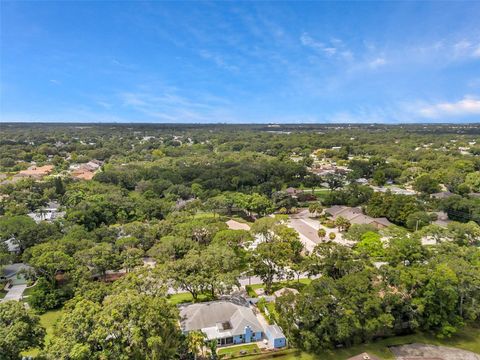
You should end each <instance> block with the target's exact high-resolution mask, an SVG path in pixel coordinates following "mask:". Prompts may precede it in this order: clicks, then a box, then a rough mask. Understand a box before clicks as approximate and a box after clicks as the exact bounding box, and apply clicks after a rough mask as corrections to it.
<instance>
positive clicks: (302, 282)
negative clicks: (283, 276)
mask: <svg viewBox="0 0 480 360" xmlns="http://www.w3.org/2000/svg"><path fill="white" fill-rule="evenodd" d="M311 282H312V279H308V278H305V279H300V281H297V280H289V281H280V282H276V283H274V284H273V286H272V291H277V290H280V289H281V288H284V287H290V288H294V289H298V290H300V289H301V288H303V287H305V286H306V285H308V284H310V283H311ZM263 287H265V285H263V284H254V285H247V286H246V289H247V291H248V292H249V294H250V293H251V294H254V290H256V289H260V288H263Z"/></svg>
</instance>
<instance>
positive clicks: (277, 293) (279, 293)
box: [273, 287, 298, 298]
mask: <svg viewBox="0 0 480 360" xmlns="http://www.w3.org/2000/svg"><path fill="white" fill-rule="evenodd" d="M287 293H292V294H293V295H297V294H298V290H297V289H293V288H288V287H284V288H281V289H280V290H277V291H275V292H274V293H273V295H274V296H275V297H276V298H278V297H280V296H283V295H285V294H287Z"/></svg>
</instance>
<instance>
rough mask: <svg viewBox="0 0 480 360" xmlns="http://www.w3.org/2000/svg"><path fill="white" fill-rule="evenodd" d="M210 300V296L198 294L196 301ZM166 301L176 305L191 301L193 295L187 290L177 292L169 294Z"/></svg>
mask: <svg viewBox="0 0 480 360" xmlns="http://www.w3.org/2000/svg"><path fill="white" fill-rule="evenodd" d="M210 300H211V297H210V296H208V295H204V294H200V295H199V296H198V299H197V302H205V301H210ZM168 301H169V302H170V303H171V304H173V305H178V304H183V303H188V302H193V296H192V294H190V293H188V292H186V293H178V294H173V295H169V297H168Z"/></svg>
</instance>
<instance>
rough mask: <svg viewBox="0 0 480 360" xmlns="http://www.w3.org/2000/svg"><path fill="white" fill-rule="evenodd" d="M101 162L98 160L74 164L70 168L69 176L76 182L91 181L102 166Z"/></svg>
mask: <svg viewBox="0 0 480 360" xmlns="http://www.w3.org/2000/svg"><path fill="white" fill-rule="evenodd" d="M102 164H103V162H102V161H100V160H96V159H93V160H90V161H89V162H87V163H85V164H74V165H71V166H70V170H71V173H70V175H71V176H72V177H73V178H74V179H77V180H92V179H93V177H94V176H95V172H96V171H98V169H99V168H100V167H101V166H102Z"/></svg>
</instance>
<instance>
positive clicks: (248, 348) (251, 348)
mask: <svg viewBox="0 0 480 360" xmlns="http://www.w3.org/2000/svg"><path fill="white" fill-rule="evenodd" d="M241 351H245V352H246V353H247V354H248V353H250V354H252V353H254V352H255V351H259V349H258V346H257V344H245V345H239V346H232V347H228V348H221V349H219V350H218V351H217V353H218V355H229V356H238V355H241V354H240V352H241Z"/></svg>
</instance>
